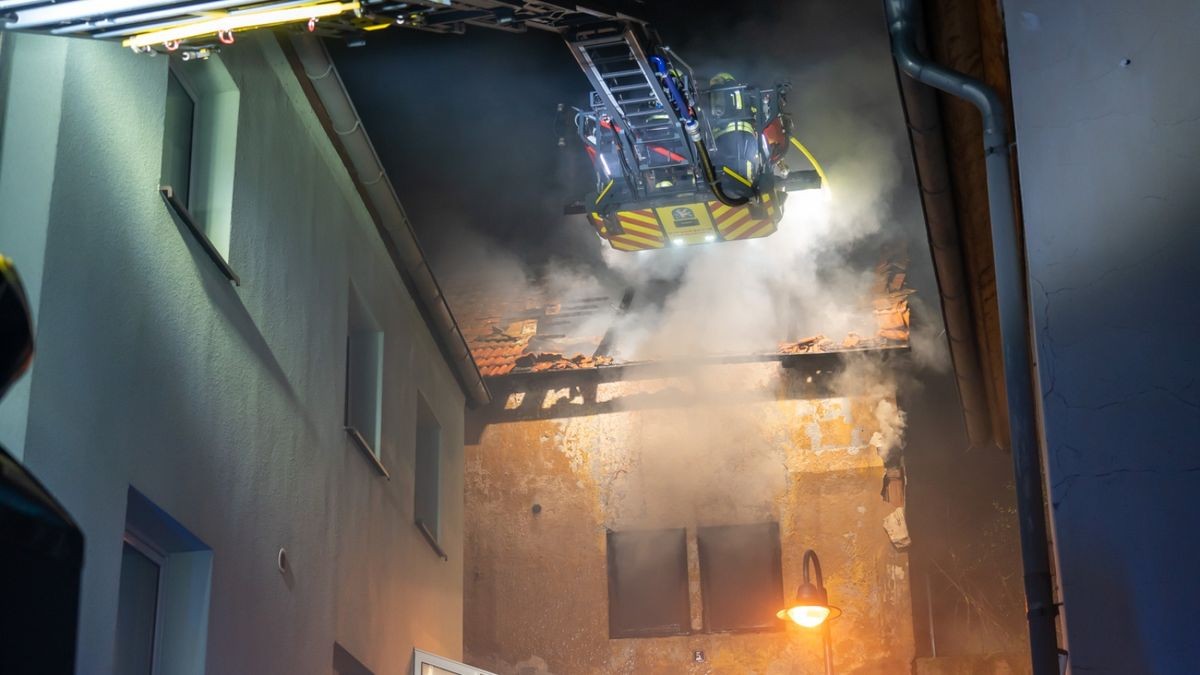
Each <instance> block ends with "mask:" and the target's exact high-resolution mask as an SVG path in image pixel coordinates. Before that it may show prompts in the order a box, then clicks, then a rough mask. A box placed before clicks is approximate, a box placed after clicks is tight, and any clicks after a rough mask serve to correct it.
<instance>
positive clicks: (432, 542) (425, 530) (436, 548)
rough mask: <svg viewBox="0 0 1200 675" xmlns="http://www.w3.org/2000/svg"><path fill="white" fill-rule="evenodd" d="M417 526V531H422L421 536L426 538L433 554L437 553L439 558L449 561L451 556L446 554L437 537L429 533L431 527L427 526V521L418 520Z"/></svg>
mask: <svg viewBox="0 0 1200 675" xmlns="http://www.w3.org/2000/svg"><path fill="white" fill-rule="evenodd" d="M416 526H417V529H418V530H420V531H421V534H422V535H423V536H424V537H425V541H426V543H428V544H429V546H430V548H432V549H433V552H434V553H436V554H437V556H438V557H439V558H441V559H442V560H449V559H450V556H448V555H446V552H445V551H444V550H442V547H441V546H440V545H439V544H438V542H437V537H435V536H433V533H432V532H430V531H429V526H428V525H426V524H425V521H423V520H421V519H420V518H418V519H417V521H416Z"/></svg>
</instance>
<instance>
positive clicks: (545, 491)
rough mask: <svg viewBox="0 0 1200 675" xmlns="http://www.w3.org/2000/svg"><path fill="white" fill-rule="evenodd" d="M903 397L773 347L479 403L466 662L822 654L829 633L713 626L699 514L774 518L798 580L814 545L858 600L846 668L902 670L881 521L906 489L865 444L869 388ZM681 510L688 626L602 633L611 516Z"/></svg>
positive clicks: (897, 611)
mask: <svg viewBox="0 0 1200 675" xmlns="http://www.w3.org/2000/svg"><path fill="white" fill-rule="evenodd" d="M797 377H798V379H797ZM892 395H893V393H892V392H891V391H890V390H887V391H885V392H884V393H883V394H882V396H881V393H880V391H878V390H876V391H874V392H872V393H871V394H866V393H862V394H857V395H846V396H835V395H832V394H829V393H817V392H816V391H814V388H813V387H812V386H810V385H807V384H806V383H805V381H804V377H803V376H793V375H791V374H789V373H786V372H784V371H783V370H782V369H780V368H779V367H778V366H777V365H774V364H770V365H742V366H733V367H724V368H719V369H711V370H707V371H705V372H701V373H696V374H693V375H690V376H688V377H684V378H668V379H653V380H642V381H629V382H622V383H610V384H601V385H599V387H598V388H596V390H595V391H594V392H590V391H589V388H588V387H587V386H586V385H585V386H583V387H582V388H581V389H580V390H579V391H573V390H571V389H563V390H552V391H549V392H546V391H541V390H538V389H532V390H529V391H528V392H525V393H523V394H522V393H521V392H518V393H517V396H516V397H509V398H508V399H507V400H506V399H505V397H503V396H500V397H497V398H498V400H497V403H496V404H495V406H496V408H503V407H504V406H506V405H507V406H508V407H509V408H510V409H508V410H502V409H493V410H485V411H478V412H476V411H473V412H472V413H471V414H470V418H471V419H470V421H469V423H468V428H469V429H471V430H472V431H475V430H478V431H481V433H480V435H479V437H478V439H473V438H468V445H467V448H466V456H467V461H466V472H467V478H466V485H467V488H466V504H467V533H466V547H467V550H466V589H465V593H466V600H465V602H466V607H465V627H464V633H465V635H464V639H465V649H466V653H467V658H468V660H469V661H471V662H473V663H475V664H476V665H478V666H480V667H483V668H489V669H491V670H494V671H496V672H498V673H501V674H502V675H509V674H520V675H534V674H543V673H554V674H555V675H578V674H585V673H597V674H599V673H638V674H639V675H642V674H650V673H662V674H664V675H667V674H670V675H678V674H679V673H738V674H742V673H817V672H823V671H822V652H821V643H820V639H819V636H818V635H817V634H816V633H813V632H808V631H804V630H802V629H800V628H798V627H795V626H789V627H788V628H787V629H786V630H785V631H781V632H773V633H758V634H705V633H703V632H702V630H701V626H702V622H701V614H700V612H701V599H700V596H699V592H700V591H699V576H698V570H697V567H696V559H695V545H694V536H695V527H696V526H705V525H723V524H736V523H753V522H763V521H767V520H777V521H778V522H779V523H780V531H781V540H782V548H783V574H784V595H786V596H788V597H789V598H790V596H791V594H792V593H793V592H794V590H795V588H796V585H797V584H798V582H799V578H800V573H801V568H800V564H801V557H802V555H803V552H804V549H805V548H813V549H815V550H816V551H817V552H818V553H819V555H820V557H821V562H822V567H823V568H824V570H825V578H826V581H827V585H828V587H829V594H830V598H831V602H833V603H834V604H837V605H840V606H841V607H843V608H844V609H845V615H844V617H843V618H841V619H839V620H838V621H836V622H835V623H834V624H833V636H834V650H835V653H836V660H837V663H838V664H839V665H838V672H856V673H897V672H907V670H908V668H909V666H908V664H909V662H910V660H911V658H912V656H913V638H912V619H911V614H910V612H911V609H910V601H909V595H908V579H907V573H908V563H907V556H906V555H905V554H902V553H897V552H895V551H894V550H893V549H892V546H891V543H890V541H889V539H888V537H887V535H886V534H885V532H884V530H883V527H882V525H881V522H882V520H883V518H884V517H885V516H886V515H887V514H889V513H891V512H892V511H893V509H894V506H893V505H889V504H887V503H884V502H883V501H882V500H881V499H880V494H879V492H880V482H881V477H882V475H883V468H882V463H881V461H880V459H879V456H878V455H877V454H876V452H875V451H874V449H873V448H871V447H869V446H868V441H869V439H870V437H871V435H872V433H874V431H876V430H877V423H876V420H875V416H874V414H873V411H874V409H875V406H876V405H877V404H878V401H879V399H880V398H888V399H889V400H890V399H891V397H892ZM522 398H523V400H520V399H522ZM534 504H539V505H540V506H541V512H540V513H537V514H535V513H533V510H532V507H533V505H534ZM683 526H686V527H688V528H689V537H690V538H691V544H690V548H692V552H691V555H690V557H691V564H690V567H691V570H690V577H691V589H692V590H691V595H692V598H691V605H692V628H693V634H692V635H689V636H681V637H670V638H645V639H617V640H610V639H608V615H607V603H608V596H607V576H606V574H607V573H606V562H605V530H606V528H611V529H614V530H621V529H643V528H656V527H683ZM779 602H780V605H781V606H782V604H783V602H784V598H783V597H781V598H780V601H779ZM694 650H702V651H704V652H705V656H706V661H705V662H704V663H694V662H693V661H692V652H693V651H694Z"/></svg>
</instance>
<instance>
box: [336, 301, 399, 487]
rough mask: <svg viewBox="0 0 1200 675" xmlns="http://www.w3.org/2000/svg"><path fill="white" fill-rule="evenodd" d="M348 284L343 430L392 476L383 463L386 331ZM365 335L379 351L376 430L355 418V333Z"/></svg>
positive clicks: (383, 472) (374, 376)
mask: <svg viewBox="0 0 1200 675" xmlns="http://www.w3.org/2000/svg"><path fill="white" fill-rule="evenodd" d="M347 286H348V293H347V299H348V301H347V305H346V338H345V340H346V361H345V365H344V368H345V372H344V381H343V383H342V384H343V386H342V399H343V400H342V430H343V431H345V432H346V435H347V436H349V437H350V442H351V443H352V444H353V445H354V446H355V447H356V448H358V449H359V451H360V452H362V454H363V455H365V456H366V457H367V459H368V460H369V461H370V462H371V465H372V466H373V467H375V470H376V471H377V472H379V474H380V475H381V476H383V477H384V478H386V479H388V480H391V478H392V476H391V474H390V473H389V472H388V470H387V467H385V466H384V464H383V418H384V414H383V399H384V386H383V384H384V372H385V364H384V361H385V359H386V356H387V333H386V332H384V330H383V329H382V328H381V327H380V326H379V323H378V322H377V321H376V320H375V317H374V315H373V314H372V313H371V310H370V308H369V307H368V305H367V302H366V300H365V299H364V298H363V297H362V294H360V293H359V292H358V289H357V288H356V287H355V284H354V282H353V281H350V282H349V283H348V284H347ZM362 335H370V336H371V340H372V345H373V346H372V349H374V350H375V351H376V352H377V353H375V354H374V355H373V356H374V359H373V360H374V361H375V367H374V368H373V369H372V370H371V371H370V377H371V383H370V387H371V389H372V391H373V398H374V401H373V408H374V416H375V420H374V422H373V424H374V425H375V430H374V431H373V432H371V430H369V429H360V428H358V425H357V422H358V420H355V419H353V417H354V414H353V411H354V400H355V392H356V390H357V389H358V388H359V387H360V386H362V385H361V384H360V383H358V382H356V381H355V377H354V373H355V366H354V363H355V358H354V355H355V354H354V352H355V348H354V347H355V344H356V341H355V337H356V336H362ZM360 358H361V357H360ZM367 432H371V435H372V436H373V437H374V443H372V441H371V439H369V438H367V436H366V433H367Z"/></svg>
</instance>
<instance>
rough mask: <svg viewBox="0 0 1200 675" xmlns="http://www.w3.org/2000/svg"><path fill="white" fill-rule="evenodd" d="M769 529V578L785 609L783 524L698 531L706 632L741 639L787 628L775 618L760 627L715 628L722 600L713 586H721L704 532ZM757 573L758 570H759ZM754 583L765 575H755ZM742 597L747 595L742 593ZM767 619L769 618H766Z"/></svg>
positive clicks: (702, 601)
mask: <svg viewBox="0 0 1200 675" xmlns="http://www.w3.org/2000/svg"><path fill="white" fill-rule="evenodd" d="M752 527H766V528H768V529H769V534H770V536H771V538H770V540H769V544H768V545H769V547H770V550H768V551H766V554H767V559H768V562H769V564H770V567H771V569H770V576H769V577H767V578H768V579H769V580H770V582H772V583H773V584H775V585H777V586H778V590H779V603H780V604H779V606H780V607H782V606H783V603H784V602H785V601H786V596H785V592H786V589H785V588H784V584H783V541H782V532H781V530H780V524H779V522H778V521H766V522H759V523H735V524H729V525H711V526H705V527H697V528H696V556H697V563H698V564H697V567H698V568H699V572H700V602H701V612H702V616H703V619H704V620H703V626H704V632H705V633H709V634H715V635H722V634H723V635H739V634H752V633H773V632H779V631H782V630H784V629H785V628H786V626H785V625H784V623H783V622H782V621H778V620H775V617H770V620H769V621H767V622H766V623H763V624H760V625H756V626H719V627H718V626H714V625H713V621H714V611H713V605H712V603H713V602H715V600H716V598H717V597H718V593H716V592H715V591H714V588H713V585H714V584H715V583H717V581H716V580H714V579H713V578H712V568H713V567H714V566H713V564H712V559H711V555H712V553H711V552H710V551H706V546H705V542H704V532H705V531H706V530H709V531H712V530H732V529H735V528H752ZM756 571H757V570H756ZM739 578H751V577H750V575H744V574H743V575H741V576H740V577H739ZM752 578H754V579H760V578H763V577H762V575H753V577H752ZM738 595H745V594H744V593H739V594H738ZM764 618H766V617H764Z"/></svg>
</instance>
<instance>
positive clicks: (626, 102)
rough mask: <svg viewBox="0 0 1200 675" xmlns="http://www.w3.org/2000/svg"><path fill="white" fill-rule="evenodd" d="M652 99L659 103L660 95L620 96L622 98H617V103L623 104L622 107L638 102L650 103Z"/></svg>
mask: <svg viewBox="0 0 1200 675" xmlns="http://www.w3.org/2000/svg"><path fill="white" fill-rule="evenodd" d="M651 101H653V102H655V103H657V102H658V97H657V96H644V97H642V98H620V99H617V103H618V104H619V105H621V106H622V107H624V106H627V105H634V104H637V103H650V102H651Z"/></svg>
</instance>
